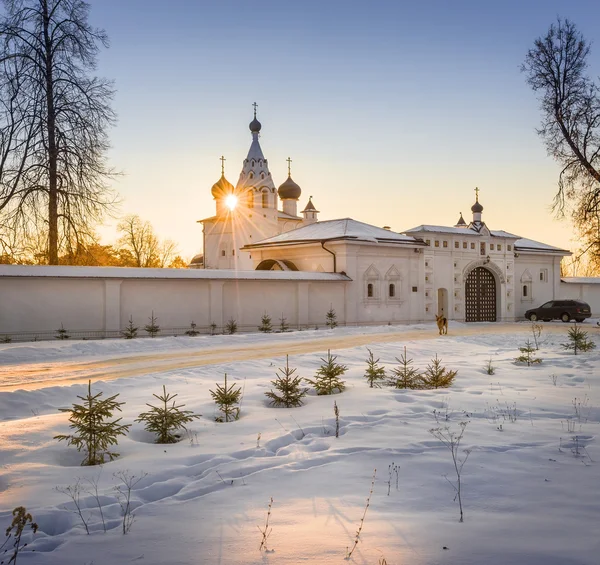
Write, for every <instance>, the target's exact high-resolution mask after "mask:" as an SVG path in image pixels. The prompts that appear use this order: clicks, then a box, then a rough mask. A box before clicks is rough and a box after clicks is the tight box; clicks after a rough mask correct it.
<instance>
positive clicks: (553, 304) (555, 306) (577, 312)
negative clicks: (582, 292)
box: [525, 300, 592, 322]
mask: <svg viewBox="0 0 600 565" xmlns="http://www.w3.org/2000/svg"><path fill="white" fill-rule="evenodd" d="M591 315H592V311H591V310H590V305H589V304H587V303H586V302H583V301H581V300H551V301H550V302H546V304H542V305H541V306H539V307H538V308H532V309H531V310H527V312H525V317H526V318H527V319H528V320H531V321H532V322H536V321H537V320H544V322H549V321H550V320H562V321H563V322H570V321H571V320H575V321H576V322H583V320H585V319H586V318H589V317H590V316H591Z"/></svg>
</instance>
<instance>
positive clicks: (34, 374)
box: [0, 323, 566, 392]
mask: <svg viewBox="0 0 600 565" xmlns="http://www.w3.org/2000/svg"><path fill="white" fill-rule="evenodd" d="M565 330H566V328H565V327H564V326H563V325H556V326H553V325H545V326H544V332H548V333H565ZM528 331H529V327H528V326H527V325H524V324H509V323H506V324H502V323H499V324H493V325H492V324H485V325H480V324H476V325H473V326H469V327H457V328H451V330H450V334H449V335H448V337H450V338H451V337H453V336H468V335H480V334H506V333H520V332H523V333H527V332H528ZM427 339H447V337H446V336H440V335H438V334H437V330H435V329H428V330H414V331H411V330H405V331H398V332H385V333H380V334H377V333H365V334H358V335H346V336H343V335H342V336H335V335H333V336H330V337H322V338H319V339H305V338H303V337H302V336H301V334H298V340H297V341H294V340H293V339H286V341H285V342H281V341H279V342H278V341H276V340H273V341H265V342H261V344H260V346H257V345H256V344H253V345H246V346H242V347H239V346H227V347H215V348H210V349H206V348H205V349H202V350H197V351H189V350H183V351H175V352H174V351H168V352H162V353H160V352H159V353H155V354H145V355H132V356H128V357H115V358H107V359H103V360H102V361H90V362H73V361H66V362H58V361H56V362H54V361H53V362H50V363H31V364H26V365H24V364H18V365H11V366H4V367H0V391H2V392H8V391H14V390H19V389H20V390H23V389H24V390H33V389H39V388H45V387H47V386H59V385H70V384H75V383H86V382H87V381H88V380H89V379H91V380H92V381H98V380H104V381H106V380H113V379H122V378H126V377H137V376H140V375H148V374H153V373H161V372H164V371H172V370H175V369H187V368H190V367H198V366H202V365H216V364H220V363H230V362H235V361H247V360H250V359H266V358H270V357H278V356H283V355H286V354H290V355H297V354H302V353H314V352H323V351H325V350H326V349H333V350H335V351H339V350H340V349H349V348H352V347H357V346H361V345H369V344H373V343H388V342H406V341H409V340H427Z"/></svg>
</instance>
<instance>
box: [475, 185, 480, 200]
mask: <svg viewBox="0 0 600 565" xmlns="http://www.w3.org/2000/svg"><path fill="white" fill-rule="evenodd" d="M475 200H476V201H477V202H479V188H477V187H475Z"/></svg>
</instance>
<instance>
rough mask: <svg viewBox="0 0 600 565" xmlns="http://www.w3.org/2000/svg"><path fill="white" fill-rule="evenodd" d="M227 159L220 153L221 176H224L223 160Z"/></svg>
mask: <svg viewBox="0 0 600 565" xmlns="http://www.w3.org/2000/svg"><path fill="white" fill-rule="evenodd" d="M226 160H227V159H225V157H223V155H221V158H220V161H221V174H222V175H223V176H225V161H226Z"/></svg>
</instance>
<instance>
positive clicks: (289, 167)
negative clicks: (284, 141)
mask: <svg viewBox="0 0 600 565" xmlns="http://www.w3.org/2000/svg"><path fill="white" fill-rule="evenodd" d="M286 161H287V164H288V177H291V176H292V160H291V159H290V158H289V157H288V158H287V159H286Z"/></svg>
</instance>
